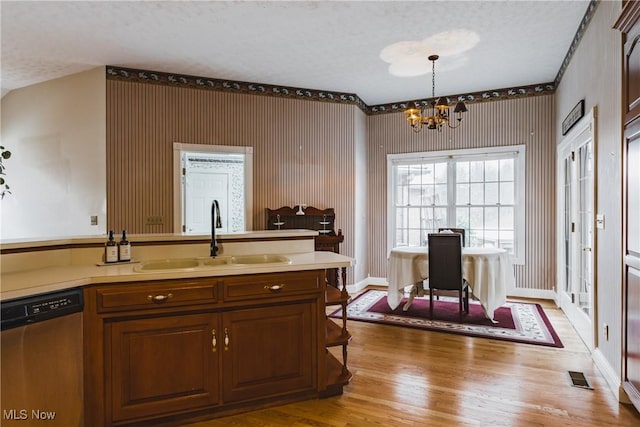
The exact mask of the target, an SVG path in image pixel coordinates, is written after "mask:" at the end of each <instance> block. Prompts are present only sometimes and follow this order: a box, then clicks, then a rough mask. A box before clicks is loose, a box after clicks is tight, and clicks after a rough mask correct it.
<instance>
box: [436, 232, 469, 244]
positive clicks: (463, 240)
mask: <svg viewBox="0 0 640 427" xmlns="http://www.w3.org/2000/svg"><path fill="white" fill-rule="evenodd" d="M447 230H448V231H452V232H454V233H460V235H461V236H462V246H467V243H466V239H465V237H464V234H465V233H464V228H455V227H440V228H438V233H442V232H443V231H447Z"/></svg>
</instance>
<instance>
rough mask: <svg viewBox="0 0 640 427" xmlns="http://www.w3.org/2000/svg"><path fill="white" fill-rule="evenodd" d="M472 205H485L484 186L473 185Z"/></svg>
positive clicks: (480, 184)
mask: <svg viewBox="0 0 640 427" xmlns="http://www.w3.org/2000/svg"><path fill="white" fill-rule="evenodd" d="M470 191H471V204H472V205H484V184H483V183H477V184H471V189H470Z"/></svg>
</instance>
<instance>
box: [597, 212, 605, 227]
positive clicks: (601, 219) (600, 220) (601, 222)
mask: <svg viewBox="0 0 640 427" xmlns="http://www.w3.org/2000/svg"><path fill="white" fill-rule="evenodd" d="M596 228H600V229H604V214H596Z"/></svg>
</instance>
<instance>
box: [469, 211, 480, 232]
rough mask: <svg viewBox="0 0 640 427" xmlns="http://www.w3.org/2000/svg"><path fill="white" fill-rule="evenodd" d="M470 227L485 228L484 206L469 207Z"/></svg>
mask: <svg viewBox="0 0 640 427" xmlns="http://www.w3.org/2000/svg"><path fill="white" fill-rule="evenodd" d="M469 227H471V228H484V209H483V208H470V209H469Z"/></svg>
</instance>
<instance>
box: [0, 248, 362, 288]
mask: <svg viewBox="0 0 640 427" xmlns="http://www.w3.org/2000/svg"><path fill="white" fill-rule="evenodd" d="M254 237H255V236H254ZM282 255H284V256H286V257H287V258H289V259H290V260H291V263H290V264H253V265H233V264H230V265H220V266H215V267H209V268H202V269H191V270H189V269H185V270H182V271H176V270H171V271H154V272H136V271H134V268H135V266H136V264H135V263H130V264H124V263H123V264H114V265H104V266H98V265H96V264H90V265H67V266H60V267H46V268H40V269H35V270H29V271H21V272H16V273H7V274H2V276H1V279H2V283H1V290H0V300H2V301H5V300H11V299H15V298H22V297H28V296H32V295H38V294H42V293H46V292H53V291H60V290H64V289H70V288H75V287H78V286H86V285H91V284H97V283H118V282H123V283H127V282H140V281H146V280H167V279H185V278H193V277H220V276H235V275H240V274H260V273H272V272H286V271H302V270H319V269H326V268H338V267H350V266H352V265H353V259H352V258H349V257H347V256H344V255H340V254H336V253H333V252H307V253H296V254H282Z"/></svg>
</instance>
